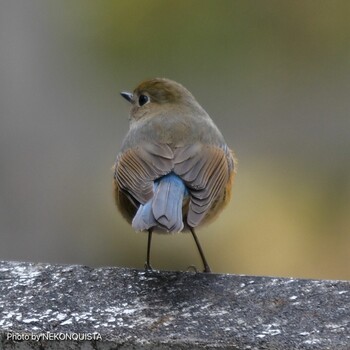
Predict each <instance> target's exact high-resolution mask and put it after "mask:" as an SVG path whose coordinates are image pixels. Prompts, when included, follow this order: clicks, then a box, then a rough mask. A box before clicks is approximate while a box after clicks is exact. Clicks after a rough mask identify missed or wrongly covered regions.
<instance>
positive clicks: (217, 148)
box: [114, 78, 235, 244]
mask: <svg viewBox="0 0 350 350" xmlns="http://www.w3.org/2000/svg"><path fill="white" fill-rule="evenodd" d="M122 96H123V97H125V98H126V99H127V100H128V101H129V102H130V103H131V104H132V107H131V112H130V130H129V132H128V134H127V135H126V137H125V139H124V141H123V144H122V149H121V152H120V153H119V154H118V156H117V159H116V162H115V175H114V180H115V181H114V182H115V198H116V203H117V206H118V208H119V210H120V212H121V213H122V215H123V216H124V217H125V218H126V219H127V220H128V221H129V222H130V223H132V225H133V227H134V228H135V229H136V230H148V231H149V232H152V231H154V230H155V231H161V232H167V231H168V232H176V231H180V230H183V231H185V230H191V232H192V233H193V234H194V230H193V229H194V228H195V227H198V226H200V225H202V224H204V223H206V222H208V221H209V220H212V219H214V218H215V217H216V216H217V214H218V213H219V212H220V211H221V210H222V209H223V208H224V207H225V205H226V204H227V203H228V201H229V199H230V196H231V187H232V184H233V180H234V176H235V158H234V155H233V152H232V151H231V150H230V149H229V148H228V147H227V145H226V143H225V141H224V138H223V136H222V134H221V133H220V131H219V130H218V128H217V127H216V126H215V124H214V123H213V121H212V119H211V118H210V117H209V115H208V114H207V113H206V112H205V110H204V109H203V108H202V107H201V106H200V105H199V104H198V102H197V101H196V100H195V98H194V97H193V96H192V94H191V93H190V92H189V91H188V90H187V89H186V88H184V87H183V86H182V85H180V84H178V83H176V82H174V81H171V80H168V79H159V78H156V79H152V80H147V81H144V82H142V83H141V84H139V85H138V86H137V88H136V89H135V90H134V92H133V93H132V94H130V93H122ZM179 200H180V201H181V203H178V201H179ZM179 206H180V207H182V210H180V212H178V210H176V208H178V207H179ZM157 218H158V219H157ZM196 243H197V240H196ZM198 244H199V243H198Z"/></svg>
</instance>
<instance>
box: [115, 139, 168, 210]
mask: <svg viewBox="0 0 350 350" xmlns="http://www.w3.org/2000/svg"><path fill="white" fill-rule="evenodd" d="M173 158H174V154H173V151H172V150H171V148H170V147H169V146H168V145H166V144H157V143H149V142H148V143H144V144H141V145H140V146H138V147H135V148H132V149H128V150H126V151H124V152H122V153H120V154H119V155H118V157H117V160H116V164H115V175H114V177H115V180H116V182H117V186H118V187H119V188H120V189H121V190H123V191H124V192H126V193H127V194H128V196H129V195H131V196H132V197H133V198H134V199H135V200H136V201H137V202H139V203H141V204H145V203H146V202H147V201H148V200H149V199H151V198H152V196H153V181H154V180H155V179H157V178H159V177H161V176H163V175H166V174H168V173H169V172H170V171H171V170H172V168H173V164H174V161H173Z"/></svg>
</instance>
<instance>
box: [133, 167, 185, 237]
mask: <svg viewBox="0 0 350 350" xmlns="http://www.w3.org/2000/svg"><path fill="white" fill-rule="evenodd" d="M187 194H188V191H187V189H186V186H185V184H184V182H183V181H182V180H181V178H180V177H179V176H177V175H175V174H174V173H170V174H168V175H165V176H163V177H161V178H160V179H158V180H157V181H155V183H154V195H153V197H152V199H150V200H149V201H148V202H147V203H146V204H145V205H141V206H140V207H139V209H138V211H137V213H136V215H135V217H134V219H133V222H132V226H133V228H134V229H135V230H137V231H144V230H148V229H149V228H151V227H155V228H159V229H161V230H165V231H168V232H179V231H181V230H182V229H183V226H184V225H183V220H182V204H183V199H184V196H186V195H187Z"/></svg>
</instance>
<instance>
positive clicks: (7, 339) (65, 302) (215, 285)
mask: <svg viewBox="0 0 350 350" xmlns="http://www.w3.org/2000/svg"><path fill="white" fill-rule="evenodd" d="M16 337H17V338H16ZM45 337H46V338H45ZM77 337H80V339H82V338H83V339H84V340H79V339H78V338H77ZM84 337H85V338H84ZM39 338H40V339H39ZM38 339H39V340H38ZM0 344H1V346H0V348H1V349H37V348H40V349H86V350H87V349H101V350H102V349H117V348H118V349H251V350H252V349H274V350H279V349H322V350H325V349H337V350H342V349H350V282H345V281H327V280H302V279H288V278H271V277H252V276H237V275H223V274H204V273H197V274H196V273H190V272H168V271H161V272H159V271H154V272H147V273H146V272H144V271H139V270H132V269H127V268H117V267H103V268H90V267H86V266H77V265H50V264H36V263H23V262H0Z"/></svg>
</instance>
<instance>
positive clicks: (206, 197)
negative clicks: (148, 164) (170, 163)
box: [174, 143, 234, 227]
mask: <svg viewBox="0 0 350 350" xmlns="http://www.w3.org/2000/svg"><path fill="white" fill-rule="evenodd" d="M233 166H234V164H233V157H232V155H231V153H230V151H229V150H228V148H227V147H226V146H224V147H223V148H220V147H217V146H213V145H203V144H200V143H196V144H193V145H190V146H186V147H183V148H179V149H177V150H176V151H175V165H174V172H175V173H176V174H178V175H179V176H180V177H181V178H182V179H183V180H184V181H185V183H186V185H187V187H188V188H189V190H190V194H191V200H190V204H189V209H188V215H187V223H188V224H189V225H190V226H191V227H196V226H197V225H198V224H199V223H200V222H201V221H202V220H203V218H204V217H205V216H206V215H207V213H208V211H209V210H210V208H211V206H212V205H213V203H214V202H215V200H216V199H217V197H218V196H219V195H220V194H222V193H223V192H224V191H225V186H226V184H227V183H228V180H229V178H230V173H231V172H232V171H233Z"/></svg>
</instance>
